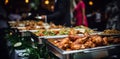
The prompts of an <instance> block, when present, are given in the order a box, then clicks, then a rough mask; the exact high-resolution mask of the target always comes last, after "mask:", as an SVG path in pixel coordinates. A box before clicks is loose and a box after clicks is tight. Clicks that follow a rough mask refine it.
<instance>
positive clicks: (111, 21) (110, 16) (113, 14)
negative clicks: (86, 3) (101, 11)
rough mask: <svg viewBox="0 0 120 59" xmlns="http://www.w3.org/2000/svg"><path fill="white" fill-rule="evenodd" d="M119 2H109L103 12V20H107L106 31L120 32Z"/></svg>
mask: <svg viewBox="0 0 120 59" xmlns="http://www.w3.org/2000/svg"><path fill="white" fill-rule="evenodd" d="M119 3H120V1H119V0H113V1H111V2H110V3H109V4H108V5H107V6H106V10H105V18H106V19H107V24H106V29H117V30H120V7H119Z"/></svg>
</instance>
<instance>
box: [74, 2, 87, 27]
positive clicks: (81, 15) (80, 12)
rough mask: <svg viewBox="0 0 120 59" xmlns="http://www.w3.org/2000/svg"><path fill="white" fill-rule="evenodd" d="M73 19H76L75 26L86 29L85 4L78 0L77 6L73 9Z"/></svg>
mask: <svg viewBox="0 0 120 59" xmlns="http://www.w3.org/2000/svg"><path fill="white" fill-rule="evenodd" d="M74 17H75V18H76V24H75V25H76V26H79V25H84V26H87V27H88V22H87V18H86V15H85V3H84V1H83V0H78V4H77V5H76V7H75V9H74Z"/></svg>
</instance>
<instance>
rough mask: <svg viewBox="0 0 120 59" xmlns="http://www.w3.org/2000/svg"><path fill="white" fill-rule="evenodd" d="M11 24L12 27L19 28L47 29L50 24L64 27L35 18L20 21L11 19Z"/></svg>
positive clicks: (54, 26)
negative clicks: (35, 19)
mask: <svg viewBox="0 0 120 59" xmlns="http://www.w3.org/2000/svg"><path fill="white" fill-rule="evenodd" d="M9 24H10V26H11V27H12V28H18V29H20V30H38V29H46V27H47V26H49V28H63V26H61V25H55V24H53V23H50V24H47V23H44V22H43V21H34V20H29V21H19V22H17V21H11V22H9ZM49 28H48V29H49Z"/></svg>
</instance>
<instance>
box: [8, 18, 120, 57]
mask: <svg viewBox="0 0 120 59" xmlns="http://www.w3.org/2000/svg"><path fill="white" fill-rule="evenodd" d="M9 24H10V26H11V28H16V29H18V30H19V31H20V32H27V31H28V32H30V33H31V35H32V36H35V37H36V38H38V39H39V42H40V41H41V42H42V43H45V44H46V45H47V48H48V49H49V50H50V51H51V52H52V53H53V54H55V55H56V54H58V55H56V56H57V57H59V58H60V59H73V58H72V57H71V55H72V54H75V53H90V52H95V51H102V50H104V51H106V50H108V49H113V48H115V47H116V46H120V31H118V30H114V29H112V30H110V29H106V30H104V31H101V32H99V31H95V30H93V29H90V28H88V27H85V26H76V27H65V26H62V25H55V24H54V23H49V24H48V23H44V22H42V21H34V20H31V21H20V22H15V21H10V22H9ZM56 52H57V53H56Z"/></svg>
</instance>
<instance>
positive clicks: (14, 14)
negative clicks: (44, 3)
mask: <svg viewBox="0 0 120 59" xmlns="http://www.w3.org/2000/svg"><path fill="white" fill-rule="evenodd" d="M8 17H9V19H10V20H11V21H19V20H21V19H22V17H21V15H20V14H19V10H18V9H15V10H13V12H12V13H10V14H9V16H8Z"/></svg>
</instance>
